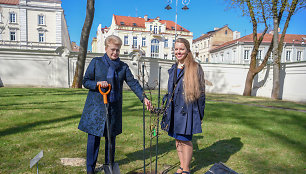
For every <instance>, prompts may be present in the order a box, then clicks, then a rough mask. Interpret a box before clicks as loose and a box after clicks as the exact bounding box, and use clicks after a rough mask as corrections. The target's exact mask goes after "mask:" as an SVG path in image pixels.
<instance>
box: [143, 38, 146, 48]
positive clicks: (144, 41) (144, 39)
mask: <svg viewBox="0 0 306 174" xmlns="http://www.w3.org/2000/svg"><path fill="white" fill-rule="evenodd" d="M142 46H143V47H145V46H146V38H145V37H143V38H142Z"/></svg>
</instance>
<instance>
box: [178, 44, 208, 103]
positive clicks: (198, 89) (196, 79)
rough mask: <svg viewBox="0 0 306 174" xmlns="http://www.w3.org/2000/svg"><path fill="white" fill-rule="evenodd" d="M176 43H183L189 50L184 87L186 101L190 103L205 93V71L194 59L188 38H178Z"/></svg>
mask: <svg viewBox="0 0 306 174" xmlns="http://www.w3.org/2000/svg"><path fill="white" fill-rule="evenodd" d="M175 43H183V44H184V45H185V47H186V48H187V51H188V54H187V56H186V58H185V60H184V68H185V72H184V82H183V87H184V92H185V101H186V102H187V103H190V102H193V101H195V100H197V99H199V98H200V97H201V94H202V93H205V80H204V72H203V69H202V67H201V65H199V64H198V63H197V62H196V61H195V60H194V58H193V56H192V53H191V51H190V44H189V42H188V40H187V39H184V38H178V39H177V40H176V41H175Z"/></svg>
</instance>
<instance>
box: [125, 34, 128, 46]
mask: <svg viewBox="0 0 306 174" xmlns="http://www.w3.org/2000/svg"><path fill="white" fill-rule="evenodd" d="M128 44H129V37H128V36H124V45H128Z"/></svg>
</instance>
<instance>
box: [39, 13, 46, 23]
mask: <svg viewBox="0 0 306 174" xmlns="http://www.w3.org/2000/svg"><path fill="white" fill-rule="evenodd" d="M38 25H45V16H44V15H38Z"/></svg>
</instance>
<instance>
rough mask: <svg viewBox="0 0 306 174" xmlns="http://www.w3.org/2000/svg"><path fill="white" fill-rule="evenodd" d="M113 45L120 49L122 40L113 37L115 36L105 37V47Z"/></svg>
mask: <svg viewBox="0 0 306 174" xmlns="http://www.w3.org/2000/svg"><path fill="white" fill-rule="evenodd" d="M111 43H112V44H115V45H119V46H120V47H121V45H122V40H121V39H120V37H118V36H115V35H110V36H107V38H106V39H105V42H104V44H105V47H106V48H107V47H108V46H109V44H111Z"/></svg>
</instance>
